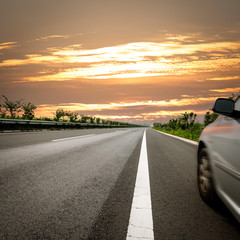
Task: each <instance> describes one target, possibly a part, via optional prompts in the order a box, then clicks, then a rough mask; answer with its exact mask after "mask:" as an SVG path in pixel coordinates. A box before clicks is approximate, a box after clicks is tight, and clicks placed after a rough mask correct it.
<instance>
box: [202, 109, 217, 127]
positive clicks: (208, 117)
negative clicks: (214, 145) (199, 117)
mask: <svg viewBox="0 0 240 240" xmlns="http://www.w3.org/2000/svg"><path fill="white" fill-rule="evenodd" d="M218 116H219V114H217V113H214V112H213V113H210V112H209V111H208V112H206V114H205V116H204V125H205V127H206V126H207V125H209V124H210V123H212V122H214V121H215V120H216V119H217V117H218Z"/></svg>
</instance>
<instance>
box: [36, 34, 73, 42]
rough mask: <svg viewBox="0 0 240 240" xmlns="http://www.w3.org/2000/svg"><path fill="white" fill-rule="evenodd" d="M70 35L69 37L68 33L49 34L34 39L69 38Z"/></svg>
mask: <svg viewBox="0 0 240 240" xmlns="http://www.w3.org/2000/svg"><path fill="white" fill-rule="evenodd" d="M70 37H71V36H70V35H50V36H45V37H40V38H37V39H35V40H37V41H39V40H48V39H52V38H70Z"/></svg>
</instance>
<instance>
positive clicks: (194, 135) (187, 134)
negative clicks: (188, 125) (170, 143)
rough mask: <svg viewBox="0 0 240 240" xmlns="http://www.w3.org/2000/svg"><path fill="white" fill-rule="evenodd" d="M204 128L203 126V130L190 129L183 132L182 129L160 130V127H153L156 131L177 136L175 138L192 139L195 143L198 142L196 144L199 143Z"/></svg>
mask: <svg viewBox="0 0 240 240" xmlns="http://www.w3.org/2000/svg"><path fill="white" fill-rule="evenodd" d="M203 128H204V127H203V126H202V128H199V129H197V130H192V131H190V130H189V129H185V130H183V129H181V128H179V129H175V130H173V129H163V128H159V127H153V129H155V130H158V131H161V132H165V133H169V134H172V135H175V136H179V137H183V138H187V139H190V140H193V141H196V142H198V141H199V137H200V135H201V133H202V130H203Z"/></svg>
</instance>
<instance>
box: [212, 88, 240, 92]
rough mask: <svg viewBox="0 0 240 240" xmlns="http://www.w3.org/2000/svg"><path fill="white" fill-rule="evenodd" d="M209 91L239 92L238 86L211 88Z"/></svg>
mask: <svg viewBox="0 0 240 240" xmlns="http://www.w3.org/2000/svg"><path fill="white" fill-rule="evenodd" d="M209 91H212V92H220V93H236V92H240V88H224V89H211V90H209Z"/></svg>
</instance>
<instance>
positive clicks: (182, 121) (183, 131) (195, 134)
mask: <svg viewBox="0 0 240 240" xmlns="http://www.w3.org/2000/svg"><path fill="white" fill-rule="evenodd" d="M196 117H197V114H196V113H193V112H190V113H187V112H185V113H183V114H182V115H181V116H180V117H179V118H177V119H170V120H169V122H168V123H157V122H155V123H154V124H153V129H155V130H159V131H162V132H166V133H169V134H172V135H176V136H179V137H183V138H187V139H190V140H193V141H198V140H199V137H200V135H201V133H202V131H203V129H204V128H205V127H206V126H207V125H209V124H210V123H212V122H214V121H215V120H216V118H217V117H218V114H216V113H214V112H213V113H210V112H209V111H208V112H206V114H205V116H204V123H199V122H196Z"/></svg>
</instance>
